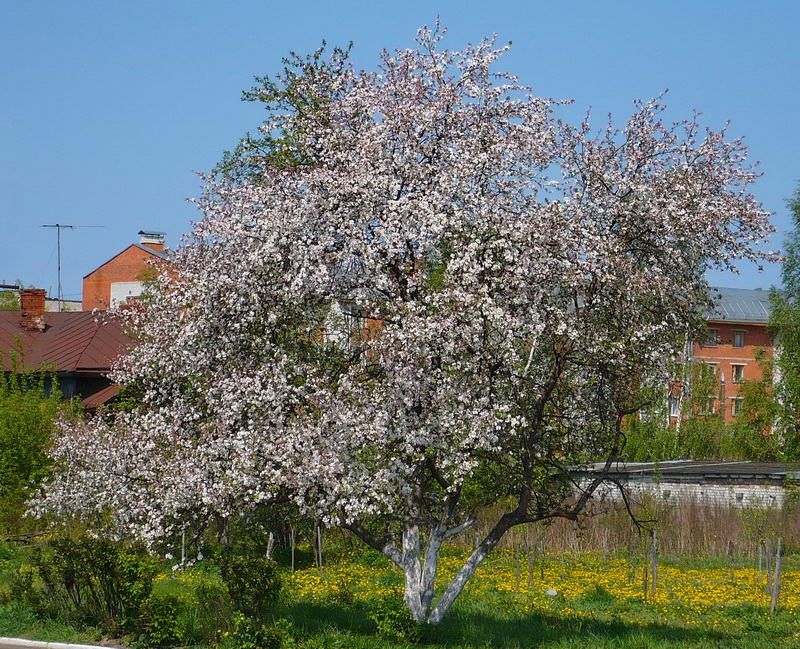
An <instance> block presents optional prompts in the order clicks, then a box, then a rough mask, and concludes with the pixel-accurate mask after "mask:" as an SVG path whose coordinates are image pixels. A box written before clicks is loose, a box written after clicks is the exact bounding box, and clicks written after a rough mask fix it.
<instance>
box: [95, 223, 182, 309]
mask: <svg viewBox="0 0 800 649" xmlns="http://www.w3.org/2000/svg"><path fill="white" fill-rule="evenodd" d="M164 236H165V235H164V233H163V232H154V231H148V230H141V231H139V243H132V244H131V245H129V246H128V247H127V248H125V249H124V250H123V251H121V252H119V253H117V254H116V255H114V256H113V257H112V258H111V259H109V260H108V261H106V262H105V263H104V264H102V265H100V266H98V267H97V268H95V269H94V270H93V271H92V272H91V273H89V274H88V275H86V276H85V277H84V278H83V310H84V311H92V310H93V309H99V310H106V309H111V308H113V307H115V306H118V305H119V304H122V303H124V302H125V301H126V300H127V299H128V298H133V297H138V296H140V295H141V294H142V290H143V286H144V280H145V279H146V277H147V275H148V274H149V272H151V271H152V266H151V265H150V263H149V262H153V261H155V262H159V261H165V260H166V259H167V256H166V254H165V250H164Z"/></svg>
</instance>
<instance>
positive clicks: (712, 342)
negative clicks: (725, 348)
mask: <svg viewBox="0 0 800 649" xmlns="http://www.w3.org/2000/svg"><path fill="white" fill-rule="evenodd" d="M700 344H701V345H702V346H703V347H716V346H717V330H716V329H709V330H708V333H706V337H705V338H703V340H702V341H701V343H700Z"/></svg>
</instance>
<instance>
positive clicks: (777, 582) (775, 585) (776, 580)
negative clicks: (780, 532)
mask: <svg viewBox="0 0 800 649" xmlns="http://www.w3.org/2000/svg"><path fill="white" fill-rule="evenodd" d="M780 594H781V537H780V536H779V537H778V547H777V549H776V550H775V575H774V576H773V578H772V601H771V602H770V607H769V612H770V613H771V614H774V613H775V610H776V609H777V608H778V597H780Z"/></svg>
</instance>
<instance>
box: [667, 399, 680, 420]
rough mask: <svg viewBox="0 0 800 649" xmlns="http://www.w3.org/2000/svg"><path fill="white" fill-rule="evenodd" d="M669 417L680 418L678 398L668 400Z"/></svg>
mask: <svg viewBox="0 0 800 649" xmlns="http://www.w3.org/2000/svg"><path fill="white" fill-rule="evenodd" d="M669 416H670V417H680V416H681V398H680V397H670V398H669Z"/></svg>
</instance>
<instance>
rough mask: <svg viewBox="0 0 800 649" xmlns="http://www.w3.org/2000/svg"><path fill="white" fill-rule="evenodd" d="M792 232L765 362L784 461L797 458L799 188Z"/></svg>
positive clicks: (799, 416)
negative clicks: (772, 348) (769, 356)
mask: <svg viewBox="0 0 800 649" xmlns="http://www.w3.org/2000/svg"><path fill="white" fill-rule="evenodd" d="M787 206H788V207H789V211H790V212H791V216H792V225H793V227H792V230H791V231H790V232H789V234H788V235H787V237H786V242H785V258H784V265H783V272H782V279H783V291H777V290H773V291H772V292H771V293H770V301H771V302H772V314H771V315H770V321H769V330H770V333H772V335H773V336H774V339H775V348H776V354H775V358H774V359H772V360H771V361H768V360H766V359H765V361H766V363H767V365H768V369H769V371H770V374H771V376H772V377H773V378H774V388H773V395H774V400H775V407H774V410H775V433H776V434H777V436H778V438H779V439H780V442H781V445H782V446H783V447H784V449H785V452H786V455H787V457H789V458H791V459H798V458H800V186H798V189H797V190H795V193H794V195H793V196H792V197H791V198H790V199H789V200H788V201H787Z"/></svg>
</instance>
